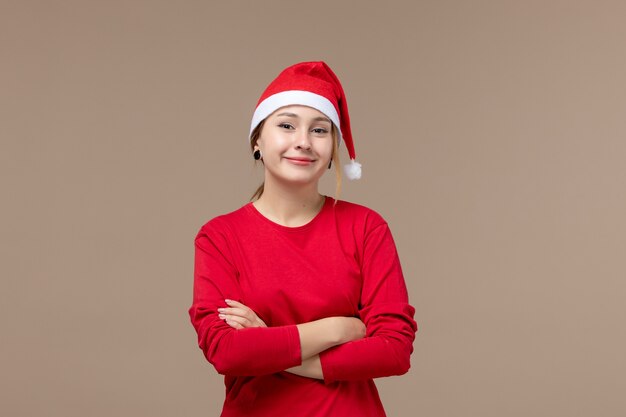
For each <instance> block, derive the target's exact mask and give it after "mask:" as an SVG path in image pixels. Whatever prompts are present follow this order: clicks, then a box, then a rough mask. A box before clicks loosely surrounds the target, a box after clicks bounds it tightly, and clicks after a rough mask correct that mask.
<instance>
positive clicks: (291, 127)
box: [278, 123, 294, 130]
mask: <svg viewBox="0 0 626 417" xmlns="http://www.w3.org/2000/svg"><path fill="white" fill-rule="evenodd" d="M278 127H282V128H283V129H287V130H291V129H294V127H293V126H292V125H290V124H289V123H280V124H279V125H278Z"/></svg>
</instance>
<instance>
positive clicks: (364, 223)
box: [334, 200, 387, 231]
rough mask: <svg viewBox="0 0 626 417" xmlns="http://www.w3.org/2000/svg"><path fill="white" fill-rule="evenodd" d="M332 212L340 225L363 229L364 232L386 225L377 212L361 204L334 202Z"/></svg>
mask: <svg viewBox="0 0 626 417" xmlns="http://www.w3.org/2000/svg"><path fill="white" fill-rule="evenodd" d="M334 211H335V216H336V217H337V220H338V221H339V222H340V223H347V224H353V225H355V226H357V227H363V229H364V230H365V231H367V230H372V229H375V228H377V227H379V226H382V225H385V226H386V225H387V221H386V220H385V219H384V218H383V216H381V215H380V214H379V213H378V212H377V211H375V210H373V209H371V208H369V207H366V206H364V205H361V204H357V203H352V202H348V201H343V200H336V202H335V205H334Z"/></svg>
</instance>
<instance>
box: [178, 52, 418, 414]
mask: <svg viewBox="0 0 626 417" xmlns="http://www.w3.org/2000/svg"><path fill="white" fill-rule="evenodd" d="M341 142H343V143H345V146H346V147H347V149H348V154H349V156H350V159H351V162H350V164H349V165H348V169H347V170H346V175H347V176H348V177H350V178H357V177H360V165H359V164H358V163H357V162H356V161H355V160H354V159H355V153H354V143H353V140H352V135H351V131H350V119H349V116H348V108H347V104H346V99H345V95H344V92H343V88H342V87H341V84H340V82H339V80H338V79H337V77H336V76H335V74H334V73H333V72H332V70H331V69H330V68H329V67H328V66H327V65H326V64H325V63H324V62H305V63H300V64H296V65H294V66H291V67H289V68H287V69H285V70H284V71H283V72H282V73H281V74H280V75H279V76H278V77H277V78H276V79H275V80H274V81H273V82H272V83H271V84H270V85H269V86H268V87H267V89H266V90H265V92H264V93H263V95H262V96H261V98H260V100H259V103H258V105H257V108H256V110H255V113H254V116H253V118H252V126H251V129H250V144H251V151H252V155H253V157H254V158H255V159H256V160H259V161H261V162H262V164H263V167H264V172H265V181H264V184H263V185H262V186H261V187H260V188H259V190H257V193H256V194H255V196H254V197H253V199H254V201H253V202H251V203H248V204H246V205H245V206H243V207H241V208H240V209H238V210H236V211H234V212H232V213H229V214H226V215H222V216H219V217H216V218H214V219H212V220H211V221H209V222H208V223H207V224H205V225H204V226H203V227H202V228H201V229H200V232H199V233H198V235H197V237H196V240H195V245H196V257H195V276H194V297H193V305H192V306H191V308H190V310H189V314H190V316H191V321H192V324H193V325H194V327H195V329H196V331H197V333H198V343H199V346H200V348H201V349H202V351H203V352H204V354H205V356H206V358H207V359H208V361H209V362H211V363H212V364H213V365H214V366H215V368H216V370H217V371H218V372H219V373H220V374H223V375H224V381H225V385H226V399H225V401H224V406H223V410H222V414H221V415H222V416H223V417H229V416H273V417H274V416H320V417H321V416H384V415H385V412H384V410H383V406H382V404H381V402H380V399H379V396H378V392H377V390H376V386H375V385H374V382H373V378H377V377H383V376H391V375H401V374H404V373H406V372H407V371H408V369H409V366H410V361H409V358H410V355H411V353H412V351H413V340H414V338H415V332H416V330H417V326H416V323H415V321H414V320H413V315H414V309H413V307H411V306H410V305H409V303H408V297H407V291H406V285H405V282H404V278H403V275H402V270H401V267H400V262H399V259H398V255H397V252H396V248H395V245H394V242H393V239H392V236H391V233H390V231H389V228H388V227H387V223H386V222H385V221H384V220H383V218H382V217H381V216H380V215H378V214H377V213H376V212H374V211H372V210H370V209H368V208H366V207H363V206H360V205H357V204H352V203H348V202H344V201H339V200H335V199H332V198H330V197H326V196H323V195H320V193H319V192H318V182H319V179H320V177H321V176H322V175H323V174H324V173H325V172H326V171H327V170H329V169H331V167H332V166H333V164H334V165H335V169H336V170H337V171H336V175H337V184H338V185H337V190H338V191H339V185H340V180H341V174H340V171H339V170H338V165H339V163H338V162H339V161H338V146H339V144H340V143H341Z"/></svg>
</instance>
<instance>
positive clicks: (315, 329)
mask: <svg viewBox="0 0 626 417" xmlns="http://www.w3.org/2000/svg"><path fill="white" fill-rule="evenodd" d="M225 302H226V304H227V305H228V307H225V308H219V309H218V313H219V317H220V319H222V320H224V321H225V322H226V324H228V325H229V326H231V327H232V328H234V329H237V330H240V329H245V328H251V327H267V325H266V324H265V322H263V320H261V319H260V318H259V317H258V316H257V314H256V313H255V312H254V311H253V310H252V309H250V308H249V307H247V306H246V305H244V304H242V303H239V302H237V301H234V300H225ZM296 327H297V328H298V334H299V337H300V350H301V352H302V364H301V365H299V366H294V367H292V368H288V369H286V370H285V371H287V372H290V373H292V374H296V375H300V376H305V377H309V378H316V379H324V374H323V372H322V365H321V361H320V357H319V354H320V353H321V352H323V351H325V350H327V349H330V348H332V347H334V346H338V345H341V344H344V343H347V342H350V341H353V340H358V339H362V338H363V337H365V330H366V329H365V325H364V324H363V322H362V321H361V320H359V319H358V318H356V317H327V318H323V319H319V320H315V321H311V322H308V323H302V324H298V325H297V326H296Z"/></svg>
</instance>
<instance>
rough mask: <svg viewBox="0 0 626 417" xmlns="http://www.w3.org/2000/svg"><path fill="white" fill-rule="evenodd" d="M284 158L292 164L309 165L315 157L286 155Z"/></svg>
mask: <svg viewBox="0 0 626 417" xmlns="http://www.w3.org/2000/svg"><path fill="white" fill-rule="evenodd" d="M285 159H286V160H287V161H289V162H291V163H292V164H294V165H311V164H312V163H313V162H315V159H311V158H306V157H302V156H286V157H285Z"/></svg>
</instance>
